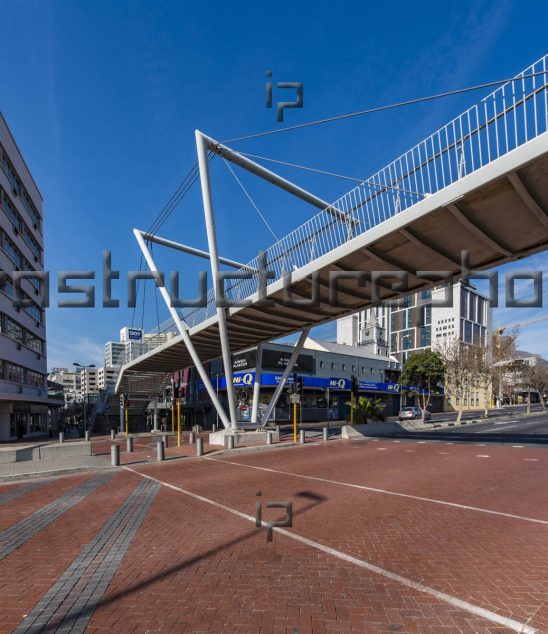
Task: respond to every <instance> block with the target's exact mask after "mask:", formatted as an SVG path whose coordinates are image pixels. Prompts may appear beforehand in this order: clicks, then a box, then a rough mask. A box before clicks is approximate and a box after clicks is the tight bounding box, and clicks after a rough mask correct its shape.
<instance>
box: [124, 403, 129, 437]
mask: <svg viewBox="0 0 548 634" xmlns="http://www.w3.org/2000/svg"><path fill="white" fill-rule="evenodd" d="M127 410H128V408H127V405H126V404H125V403H124V417H125V421H126V438H127V437H128V434H129V422H128V411H127Z"/></svg>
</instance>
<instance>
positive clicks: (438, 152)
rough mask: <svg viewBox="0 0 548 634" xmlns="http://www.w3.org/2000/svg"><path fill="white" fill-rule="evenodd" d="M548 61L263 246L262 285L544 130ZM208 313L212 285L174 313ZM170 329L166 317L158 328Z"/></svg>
mask: <svg viewBox="0 0 548 634" xmlns="http://www.w3.org/2000/svg"><path fill="white" fill-rule="evenodd" d="M547 66H548V55H546V56H544V57H542V58H541V59H540V60H538V61H537V62H535V63H534V64H532V65H531V66H529V67H528V68H526V69H525V70H524V71H522V72H521V73H519V74H518V75H517V76H516V77H515V78H514V79H512V80H511V81H508V82H507V83H505V84H503V85H502V86H500V87H499V88H497V89H496V90H495V91H493V92H492V93H491V94H489V95H488V96H486V97H484V98H483V99H482V100H481V101H480V102H479V103H477V104H476V105H474V106H472V107H471V108H469V109H468V110H466V111H465V112H463V113H462V114H461V115H459V116H458V117H456V118H455V119H453V120H452V121H450V122H449V123H448V124H446V125H445V126H443V127H442V128H440V129H439V130H437V131H436V132H434V133H433V134H431V135H430V136H429V137H427V138H426V139H424V140H423V141H421V142H420V143H418V144H417V145H415V146H414V147H413V148H411V149H410V150H408V151H407V152H405V153H404V154H402V155H401V156H400V157H398V158H397V159H395V160H394V161H392V163H390V164H389V165H387V166H386V167H384V168H382V169H381V170H379V171H378V172H377V173H376V174H374V175H373V176H372V177H371V178H368V179H366V180H365V181H364V182H363V183H361V184H359V185H358V186H356V187H354V189H352V190H350V191H349V192H348V193H346V194H344V196H342V197H341V198H339V199H338V200H336V201H335V202H334V203H333V204H332V205H331V206H330V207H328V208H327V209H325V210H323V211H321V212H319V213H318V214H316V215H315V216H313V217H312V218H310V220H308V221H307V222H305V223H304V224H302V225H301V226H300V227H297V228H296V229H295V230H294V231H292V232H291V233H289V234H287V235H286V236H285V237H284V238H282V239H281V240H279V241H278V242H277V243H275V244H274V245H272V246H271V247H269V248H268V249H267V250H266V262H267V268H268V271H269V272H272V273H273V278H272V279H270V278H269V279H268V284H272V283H273V282H275V281H277V280H280V279H282V278H283V277H284V276H286V275H288V274H290V273H292V272H293V271H296V270H298V269H300V268H302V267H304V266H306V265H308V264H310V263H312V262H313V261H314V260H316V259H318V258H320V257H321V256H323V255H325V254H326V253H329V252H330V251H332V250H334V249H336V248H337V247H340V246H341V245H343V244H345V243H346V242H348V241H349V240H351V239H352V238H354V237H356V236H358V235H361V234H363V233H365V232H366V231H369V230H370V229H371V228H373V227H376V226H378V225H379V224H381V223H383V222H384V221H385V220H388V219H389V218H392V217H393V216H395V215H397V214H399V213H402V212H403V211H405V210H407V209H409V208H410V207H412V206H413V205H415V204H416V203H418V202H420V201H421V200H423V199H424V198H425V197H427V196H428V195H431V194H434V193H436V192H438V191H440V190H441V189H443V188H445V187H447V186H449V185H451V184H453V183H455V182H457V181H459V180H460V179H462V178H464V177H465V176H468V175H469V174H471V173H473V172H475V171H476V170H478V169H480V168H481V167H484V166H485V165H487V164H489V163H491V162H492V161H494V160H496V159H498V158H500V157H501V156H504V155H505V154H507V153H508V152H511V151H512V150H514V149H516V148H517V147H519V146H521V145H523V144H524V143H527V141H530V140H532V139H534V138H536V137H537V136H539V135H541V134H543V133H545V132H546V131H547V129H548V68H547ZM334 210H337V212H342V213H336V214H334V213H333V211H334ZM258 269H259V258H258V257H256V258H254V259H253V260H252V261H251V262H249V263H248V264H247V265H246V267H245V268H242V269H240V271H239V272H238V273H239V274H240V275H241V276H242V279H238V280H230V281H229V282H226V283H225V296H226V298H227V300H229V301H231V302H237V301H238V302H240V301H243V300H245V299H247V298H249V297H251V296H252V295H253V294H254V293H256V292H257V291H258V288H259V279H258V274H257V270H258ZM215 314H216V306H215V297H214V292H213V289H210V290H209V291H208V294H207V305H205V306H202V307H199V308H192V309H186V310H182V311H180V315H181V317H182V318H183V320H184V321H185V322H186V324H187V325H188V326H189V327H190V328H192V327H194V326H197V325H198V324H200V323H201V322H203V321H205V320H206V319H209V318H210V317H212V316H214V315H215ZM173 328H174V325H173V321H172V320H171V319H170V320H168V321H166V322H164V324H162V325H161V326H160V328H159V331H160V332H165V331H166V330H169V329H173Z"/></svg>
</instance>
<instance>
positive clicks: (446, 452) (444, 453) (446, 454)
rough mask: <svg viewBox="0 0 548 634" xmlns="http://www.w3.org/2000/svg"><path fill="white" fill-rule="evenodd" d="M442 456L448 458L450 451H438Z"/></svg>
mask: <svg viewBox="0 0 548 634" xmlns="http://www.w3.org/2000/svg"><path fill="white" fill-rule="evenodd" d="M438 453H439V455H440V456H448V455H449V452H448V451H438Z"/></svg>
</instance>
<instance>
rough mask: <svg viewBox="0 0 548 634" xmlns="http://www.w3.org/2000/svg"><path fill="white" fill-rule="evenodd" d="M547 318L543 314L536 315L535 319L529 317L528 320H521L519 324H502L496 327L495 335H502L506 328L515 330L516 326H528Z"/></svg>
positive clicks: (547, 317)
mask: <svg viewBox="0 0 548 634" xmlns="http://www.w3.org/2000/svg"><path fill="white" fill-rule="evenodd" d="M545 319H548V315H544V317H537V318H536V319H529V321H522V322H521V323H519V324H513V325H512V326H502V327H501V328H497V329H496V330H495V335H502V334H503V333H504V332H505V331H506V330H516V329H517V328H522V327H523V326H530V325H531V324H536V323H537V322H539V321H544V320H545Z"/></svg>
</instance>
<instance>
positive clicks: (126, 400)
mask: <svg viewBox="0 0 548 634" xmlns="http://www.w3.org/2000/svg"><path fill="white" fill-rule="evenodd" d="M124 407H129V400H128V399H127V398H126V399H124Z"/></svg>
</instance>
